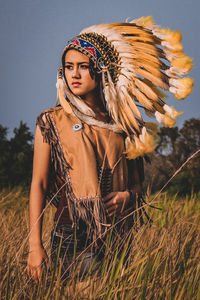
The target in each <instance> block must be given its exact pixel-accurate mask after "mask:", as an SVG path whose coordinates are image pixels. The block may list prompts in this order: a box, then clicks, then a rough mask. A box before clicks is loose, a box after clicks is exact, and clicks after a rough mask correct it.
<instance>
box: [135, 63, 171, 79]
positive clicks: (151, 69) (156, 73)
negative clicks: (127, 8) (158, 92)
mask: <svg viewBox="0 0 200 300" xmlns="http://www.w3.org/2000/svg"><path fill="white" fill-rule="evenodd" d="M138 67H139V68H140V69H145V70H146V71H148V72H150V73H151V74H153V75H154V76H156V77H158V78H160V79H162V80H163V81H164V82H168V81H169V77H168V76H167V75H166V74H164V73H163V72H162V71H161V70H159V69H158V68H155V67H153V66H151V65H150V64H149V63H146V62H144V63H143V65H142V64H141V63H139V64H138Z"/></svg>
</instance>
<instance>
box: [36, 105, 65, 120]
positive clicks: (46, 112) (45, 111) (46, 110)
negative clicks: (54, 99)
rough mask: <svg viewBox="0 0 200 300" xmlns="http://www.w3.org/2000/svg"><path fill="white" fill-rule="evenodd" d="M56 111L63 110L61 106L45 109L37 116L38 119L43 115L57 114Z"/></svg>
mask: <svg viewBox="0 0 200 300" xmlns="http://www.w3.org/2000/svg"><path fill="white" fill-rule="evenodd" d="M57 111H63V108H62V106H61V105H57V106H53V107H50V108H47V109H45V110H43V111H42V112H41V113H40V114H39V115H38V117H40V116H43V115H49V114H50V113H54V112H57Z"/></svg>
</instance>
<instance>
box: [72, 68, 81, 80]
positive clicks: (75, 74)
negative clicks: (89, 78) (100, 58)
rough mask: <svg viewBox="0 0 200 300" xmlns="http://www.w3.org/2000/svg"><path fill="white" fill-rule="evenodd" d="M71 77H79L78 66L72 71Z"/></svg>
mask: <svg viewBox="0 0 200 300" xmlns="http://www.w3.org/2000/svg"><path fill="white" fill-rule="evenodd" d="M72 77H73V78H80V72H79V69H78V67H75V68H74V70H73V73H72Z"/></svg>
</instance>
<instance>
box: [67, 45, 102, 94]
mask: <svg viewBox="0 0 200 300" xmlns="http://www.w3.org/2000/svg"><path fill="white" fill-rule="evenodd" d="M64 70H65V78H66V80H67V83H68V86H69V88H70V90H71V91H72V93H74V94H75V95H77V96H87V95H88V94H91V93H92V92H93V91H94V89H95V88H96V86H97V83H96V80H95V76H94V78H92V77H91V75H90V60H89V57H87V56H86V55H85V54H82V53H80V52H79V51H76V50H73V49H71V50H68V51H67V53H66V55H65V65H64Z"/></svg>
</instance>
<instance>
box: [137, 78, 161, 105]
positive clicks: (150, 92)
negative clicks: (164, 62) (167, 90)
mask: <svg viewBox="0 0 200 300" xmlns="http://www.w3.org/2000/svg"><path fill="white" fill-rule="evenodd" d="M135 85H136V86H137V87H138V88H139V89H140V90H141V91H142V92H143V94H145V95H146V96H147V97H148V98H150V99H151V100H153V101H159V97H158V95H157V94H156V93H155V92H154V91H153V90H152V88H151V87H150V86H149V85H148V84H147V83H145V82H143V80H142V79H137V78H136V79H135Z"/></svg>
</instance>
